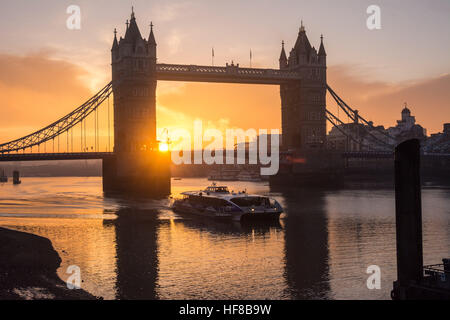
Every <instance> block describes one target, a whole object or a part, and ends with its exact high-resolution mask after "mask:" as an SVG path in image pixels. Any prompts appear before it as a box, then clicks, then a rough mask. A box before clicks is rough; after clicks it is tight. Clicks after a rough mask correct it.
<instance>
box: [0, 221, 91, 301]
mask: <svg viewBox="0 0 450 320" xmlns="http://www.w3.org/2000/svg"><path fill="white" fill-rule="evenodd" d="M60 264H61V258H60V257H59V255H58V253H57V252H56V251H55V250H54V249H53V246H52V243H51V241H50V240H48V239H47V238H43V237H39V236H36V235H33V234H29V233H25V232H19V231H15V230H10V229H5V228H0V300H24V299H25V300H33V299H60V300H74V299H78V300H87V299H88V300H92V299H97V298H96V297H95V296H93V295H91V294H90V293H88V292H86V291H84V290H81V289H78V290H70V289H68V288H67V285H66V283H65V282H64V281H62V280H61V279H60V278H59V277H58V276H57V273H56V270H57V269H58V267H59V266H60Z"/></svg>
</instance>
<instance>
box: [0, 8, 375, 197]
mask: <svg viewBox="0 0 450 320" xmlns="http://www.w3.org/2000/svg"><path fill="white" fill-rule="evenodd" d="M326 57H327V54H326V51H325V46H324V42H323V37H321V39H320V44H319V49H318V50H317V49H316V48H315V47H314V46H312V45H311V43H310V41H309V39H308V37H307V35H306V30H305V27H304V26H303V23H302V25H301V27H300V29H299V32H298V36H297V40H296V42H295V44H294V46H293V47H292V49H291V50H290V51H289V55H287V54H286V51H285V45H284V42H282V46H281V53H280V57H279V69H263V68H243V67H240V66H239V64H234V63H232V64H227V65H226V66H197V65H179V64H163V63H157V43H156V39H155V35H154V32H153V24H151V25H150V33H149V35H148V37H147V38H144V37H142V35H141V32H140V30H139V27H138V25H137V22H136V17H135V14H134V12H132V14H131V18H130V21H129V22H128V21H127V29H126V32H125V35H124V37H120V38H119V39H118V38H117V32H116V30H114V39H113V45H112V48H111V66H112V81H111V82H110V83H109V84H107V85H106V86H105V87H104V88H103V89H102V90H100V91H99V93H97V94H96V95H94V96H93V97H92V98H90V99H89V100H88V101H86V102H85V103H84V104H82V105H81V106H80V107H78V108H76V109H75V110H74V111H73V112H71V113H70V114H68V115H66V116H64V117H62V118H61V119H59V120H57V121H55V122H53V123H52V124H50V125H49V126H47V127H45V128H43V129H40V130H38V131H36V132H34V133H32V134H29V135H27V136H25V137H22V138H19V139H16V140H13V141H10V142H7V143H3V144H0V161H35V160H63V159H102V161H103V189H104V190H105V191H118V192H133V193H145V194H169V193H170V155H169V154H168V153H161V152H158V141H157V137H156V123H157V122H156V87H157V82H158V81H159V80H164V81H196V82H215V83H244V84H268V85H278V86H280V98H281V114H282V135H283V137H282V143H283V144H282V148H283V149H284V150H295V151H296V152H300V153H314V152H315V151H320V150H324V149H325V145H326V144H325V142H326V141H325V140H326V121H327V120H329V121H330V122H331V123H332V124H333V125H335V126H337V125H338V124H339V121H341V120H339V119H338V118H337V117H335V116H334V115H333V114H331V112H330V111H329V110H327V109H326V94H327V91H328V92H330V94H331V95H332V97H333V98H334V99H335V101H336V102H337V104H338V105H339V107H341V108H342V109H343V110H344V111H345V113H346V114H347V115H349V116H350V118H351V119H352V120H353V121H358V120H359V119H361V120H364V121H366V120H365V119H364V118H362V117H361V116H360V115H359V114H358V112H357V111H356V110H353V109H352V108H350V107H349V106H348V105H347V104H345V102H344V101H343V100H342V99H340V98H339V96H338V95H337V94H336V93H335V92H334V91H332V90H331V88H329V87H328V85H327V74H326V70H327V61H326ZM111 95H113V99H114V101H113V119H114V125H113V127H114V128H113V130H114V141H113V143H112V144H113V147H112V146H111V147H110V146H109V144H110V138H109V130H110V129H109V123H110V121H109V120H108V121H109V122H108V148H107V150H106V152H103V151H102V152H101V151H100V147H99V145H100V142H99V133H98V132H99V124H98V111H99V109H100V107H101V106H102V105H105V103H106V101H108V119H109V98H110V96H111ZM88 117H90V118H92V117H94V119H95V144H94V145H95V147H94V146H90V148H89V146H88V145H87V141H86V140H87V139H86V135H87V133H86V119H87V118H88ZM336 119H337V120H336ZM366 122H367V121H366ZM367 123H368V124H369V122H367ZM75 127H78V128H80V137H79V138H80V144H79V146H80V148H79V150H74V145H75V142H74V137H73V131H74V128H75ZM60 139H62V140H63V142H64V140H65V141H66V149H65V152H59V151H58V152H56V153H55V151H54V150H55V141H57V149H58V150H59V146H60ZM48 143H53V147H52V152H48V153H47V152H46V150H45V147H46V146H47V144H48ZM33 148H34V149H33ZM36 148H37V149H38V152H37V153H35V152H34V151H35V149H36ZM41 149H44V152H42V151H41ZM29 150H31V151H32V152H31V153H29V152H28V153H26V152H25V151H29Z"/></svg>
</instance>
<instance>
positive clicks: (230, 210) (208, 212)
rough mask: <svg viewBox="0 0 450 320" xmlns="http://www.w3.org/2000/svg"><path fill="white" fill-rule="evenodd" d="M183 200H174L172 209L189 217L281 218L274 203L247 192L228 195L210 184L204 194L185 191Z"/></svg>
mask: <svg viewBox="0 0 450 320" xmlns="http://www.w3.org/2000/svg"><path fill="white" fill-rule="evenodd" d="M181 195H182V196H183V198H182V199H177V200H175V202H174V204H173V206H172V209H173V210H174V212H177V213H188V214H195V215H200V216H206V217H213V218H227V219H232V220H234V221H243V220H252V219H254V220H260V219H276V220H278V219H279V218H280V215H281V213H282V212H283V208H282V207H281V205H280V204H279V203H278V202H277V201H276V200H274V199H272V198H269V197H266V196H260V195H251V194H248V193H247V192H246V191H242V192H230V191H229V190H228V187H226V186H217V185H216V184H215V183H213V184H212V185H211V186H209V187H207V188H206V189H205V190H200V191H187V192H183V193H182V194H181Z"/></svg>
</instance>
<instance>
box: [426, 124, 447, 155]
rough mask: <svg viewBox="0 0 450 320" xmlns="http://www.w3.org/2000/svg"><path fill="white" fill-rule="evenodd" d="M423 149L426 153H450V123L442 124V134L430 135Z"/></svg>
mask: <svg viewBox="0 0 450 320" xmlns="http://www.w3.org/2000/svg"><path fill="white" fill-rule="evenodd" d="M423 149H424V151H425V152H428V153H450V123H444V128H443V132H441V133H436V134H432V135H431V137H429V138H428V139H427V140H426V141H425V143H424V145H423Z"/></svg>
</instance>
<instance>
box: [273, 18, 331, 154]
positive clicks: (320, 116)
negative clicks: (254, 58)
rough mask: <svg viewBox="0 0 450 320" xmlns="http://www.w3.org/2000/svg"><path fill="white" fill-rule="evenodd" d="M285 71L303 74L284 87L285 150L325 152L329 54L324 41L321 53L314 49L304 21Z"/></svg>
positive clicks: (283, 142) (282, 93)
mask: <svg viewBox="0 0 450 320" xmlns="http://www.w3.org/2000/svg"><path fill="white" fill-rule="evenodd" d="M280 61H281V59H280ZM280 69H281V62H280ZM284 69H288V70H292V71H296V72H299V73H300V75H301V80H299V81H298V82H295V83H290V84H283V85H281V86H280V95H281V108H282V132H283V138H282V147H283V149H284V150H295V151H299V152H305V153H308V152H312V151H314V150H321V149H324V147H325V139H326V118H325V97H326V91H327V89H326V84H327V79H326V69H327V66H326V53H325V47H324V44H323V38H321V44H320V48H319V52H317V51H316V49H315V48H314V47H312V46H311V44H310V42H309V40H308V37H307V35H306V29H305V27H304V25H303V22H302V24H301V27H300V30H299V33H298V37H297V40H296V42H295V45H294V47H293V48H292V50H291V51H290V54H289V59H288V62H287V66H285V67H284Z"/></svg>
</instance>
